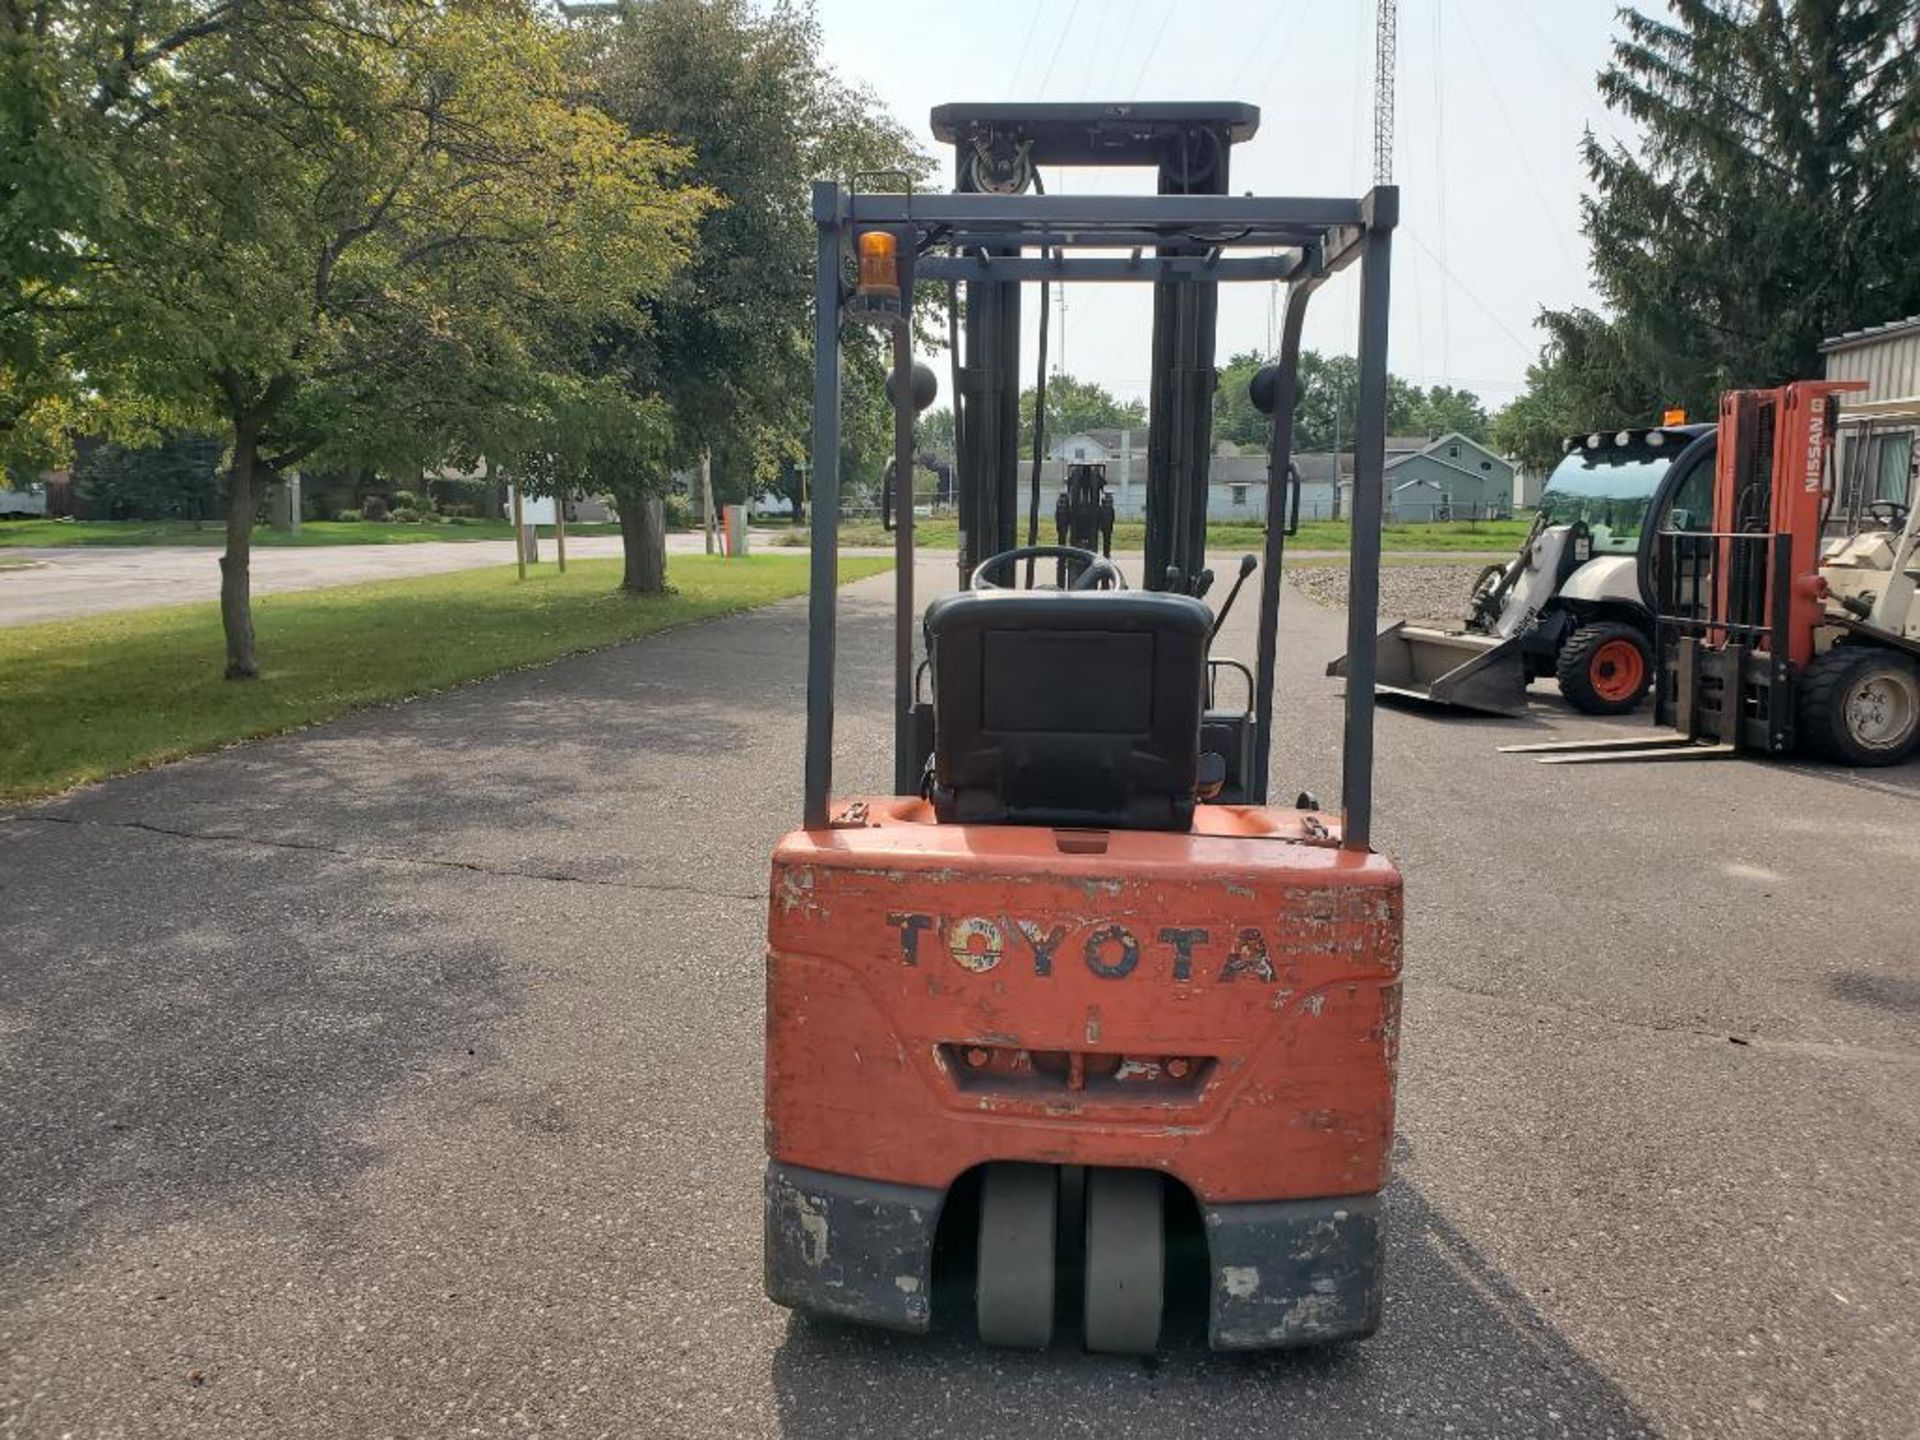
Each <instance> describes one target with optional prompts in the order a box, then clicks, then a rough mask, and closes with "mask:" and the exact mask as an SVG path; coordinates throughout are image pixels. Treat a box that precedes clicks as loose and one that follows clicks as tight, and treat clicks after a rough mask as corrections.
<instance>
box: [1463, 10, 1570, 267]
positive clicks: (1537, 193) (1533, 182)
mask: <svg viewBox="0 0 1920 1440" xmlns="http://www.w3.org/2000/svg"><path fill="white" fill-rule="evenodd" d="M1445 3H1446V0H1435V8H1436V11H1437V9H1438V7H1439V6H1440V5H1443V4H1445ZM1455 8H1456V10H1457V11H1458V14H1459V17H1460V25H1461V28H1462V29H1464V30H1465V31H1466V32H1467V44H1468V46H1469V47H1471V48H1472V50H1473V59H1474V63H1475V64H1477V65H1478V66H1479V67H1480V73H1481V74H1482V75H1484V76H1485V77H1486V81H1487V91H1488V93H1489V94H1491V95H1492V96H1493V108H1494V110H1495V112H1496V113H1498V114H1499V116H1500V121H1501V123H1502V124H1503V125H1505V126H1506V127H1507V138H1508V139H1509V140H1510V141H1512V142H1513V155H1514V158H1515V159H1516V160H1518V161H1519V162H1520V173H1521V174H1522V175H1524V176H1526V178H1527V185H1528V186H1529V188H1531V189H1532V191H1533V198H1534V199H1536V200H1538V201H1539V202H1540V210H1541V213H1542V214H1545V215H1549V216H1550V215H1552V214H1553V205H1552V203H1551V202H1550V201H1549V200H1548V199H1547V192H1546V190H1545V188H1544V187H1543V186H1542V185H1541V184H1540V178H1539V176H1537V175H1535V174H1534V173H1533V166H1532V164H1530V163H1529V162H1528V160H1527V152H1526V149H1525V147H1523V146H1522V145H1521V143H1520V128H1519V126H1517V125H1515V124H1514V123H1513V116H1512V115H1511V114H1510V113H1508V110H1507V102H1506V100H1505V98H1504V97H1503V96H1502V95H1501V94H1500V81H1499V78H1498V77H1497V76H1496V75H1495V74H1494V72H1493V67H1492V66H1491V65H1489V64H1488V63H1487V57H1486V53H1485V52H1484V51H1483V50H1481V48H1480V37H1479V36H1477V35H1476V34H1474V33H1473V22H1472V21H1471V20H1469V19H1468V18H1467V12H1466V7H1465V6H1456V7H1455ZM1548 229H1549V231H1550V232H1551V234H1552V235H1553V243H1554V244H1555V246H1557V247H1558V248H1559V251H1560V258H1561V259H1562V260H1564V261H1566V262H1567V264H1569V265H1573V263H1574V259H1573V254H1572V252H1571V251H1569V250H1568V249H1567V242H1566V241H1565V240H1564V239H1563V238H1562V237H1561V235H1560V230H1559V227H1558V226H1549V227H1548Z"/></svg>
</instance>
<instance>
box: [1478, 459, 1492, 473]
mask: <svg viewBox="0 0 1920 1440" xmlns="http://www.w3.org/2000/svg"><path fill="white" fill-rule="evenodd" d="M1480 468H1481V469H1482V470H1485V471H1487V472H1489V473H1491V472H1492V470H1493V462H1492V461H1491V460H1482V461H1481V462H1480Z"/></svg>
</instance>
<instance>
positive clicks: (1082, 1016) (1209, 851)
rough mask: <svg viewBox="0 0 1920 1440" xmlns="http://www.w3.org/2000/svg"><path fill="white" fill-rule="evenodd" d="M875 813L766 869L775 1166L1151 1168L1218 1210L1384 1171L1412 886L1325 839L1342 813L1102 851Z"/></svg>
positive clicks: (1346, 1189) (1221, 827) (1351, 1189)
mask: <svg viewBox="0 0 1920 1440" xmlns="http://www.w3.org/2000/svg"><path fill="white" fill-rule="evenodd" d="M866 804H867V807H868V808H867V812H866V823H865V824H864V825H861V826H859V827H850V828H844V829H833V830H822V831H811V832H810V831H796V832H794V833H793V834H791V835H789V836H787V837H786V839H784V840H783V841H781V843H780V845H779V847H778V849H777V850H776V851H775V853H774V862H773V881H772V886H771V889H770V894H771V896H772V902H771V905H770V907H769V908H770V918H769V926H768V953H767V1072H766V1073H767V1149H768V1153H769V1155H771V1156H772V1158H774V1159H776V1160H779V1161H782V1162H784V1163H786V1164H789V1165H801V1166H806V1167H808V1168H811V1169H816V1170H825V1171H830V1172H833V1173H836V1174H843V1175H854V1176H862V1177H865V1178H869V1179H876V1180H890V1181H894V1182H897V1183H901V1184H909V1185H921V1186H930V1187H941V1188H944V1187H945V1186H947V1185H948V1184H950V1183H951V1182H952V1181H953V1180H954V1178H955V1177H957V1176H958V1175H959V1174H960V1173H961V1172H963V1171H965V1170H967V1169H968V1168H970V1167H971V1166H974V1165H976V1164H980V1163H982V1162H985V1161H989V1160H1030V1161H1039V1162H1051V1163H1058V1164H1089V1165H1120V1166H1142V1167H1149V1168H1157V1169H1164V1170H1167V1171H1169V1172H1171V1173H1172V1174H1174V1175H1176V1176H1178V1177H1179V1178H1180V1179H1181V1180H1182V1181H1184V1182H1185V1183H1186V1184H1187V1185H1188V1186H1189V1187H1190V1188H1191V1189H1192V1190H1193V1191H1194V1192H1195V1194H1196V1195H1198V1196H1199V1197H1200V1199H1202V1200H1203V1201H1206V1202H1208V1203H1221V1202H1227V1201H1241V1200H1284V1199H1309V1198H1314V1197H1318V1196H1331V1195H1355V1194H1363V1193H1366V1192H1370V1191H1373V1190H1376V1189H1378V1188H1379V1187H1380V1186H1381V1185H1382V1184H1383V1183H1384V1182H1385V1179H1386V1172H1387V1154H1388V1148H1389V1145H1390V1143H1391V1140H1392V1135H1393V1093H1394V1072H1395V1061H1396V1053H1397V1047H1398V1043H1399V1014H1400V961H1401V920H1400V914H1401V911H1400V894H1401V891H1400V875H1399V872H1398V871H1397V870H1396V869H1395V868H1394V866H1393V864H1392V863H1391V862H1390V861H1388V860H1387V859H1385V858H1384V857H1382V856H1378V855H1372V854H1366V853H1356V852H1349V851H1344V850H1341V849H1339V848H1337V841H1338V834H1337V822H1336V821H1335V820H1333V819H1332V818H1331V817H1327V816H1315V817H1308V816H1306V815H1303V814H1300V813H1298V812H1294V811H1278V810H1266V809H1255V808H1241V807H1228V806H1203V807H1202V808H1201V810H1200V811H1199V813H1198V815H1197V817H1196V820H1195V826H1194V830H1193V831H1192V832H1191V833H1188V834H1166V833H1159V832H1139V831H1113V832H1111V833H1109V834H1107V835H1106V836H1105V837H1104V844H1103V845H1102V844H1100V843H1099V841H1098V839H1097V838H1093V839H1090V838H1089V837H1088V836H1087V834H1086V833H1085V832H1059V831H1054V830H1051V829H1045V828H1040V827H1007V826H975V825H939V824H936V823H934V819H933V815H932V812H931V810H930V809H929V808H928V807H927V806H925V805H924V804H922V803H921V802H919V801H917V800H907V799H869V800H868V801H867V802H866ZM1310 820H1317V821H1318V822H1319V823H1320V824H1322V825H1325V826H1327V827H1328V829H1330V830H1333V831H1334V834H1333V835H1332V839H1331V842H1330V841H1329V839H1328V838H1326V837H1325V833H1324V832H1322V831H1319V830H1318V829H1317V828H1316V827H1315V826H1314V825H1313V824H1311V823H1309V822H1310ZM975 1047H979V1048H984V1049H986V1050H988V1051H989V1052H991V1053H992V1054H993V1055H995V1056H1000V1055H1003V1054H1004V1053H1005V1052H1007V1051H1008V1050H1010V1049H1011V1050H1013V1051H1016V1052H1017V1051H1021V1050H1025V1051H1030V1052H1032V1053H1033V1054H1034V1055H1035V1056H1036V1057H1040V1056H1047V1057H1053V1056H1060V1055H1064V1056H1067V1057H1069V1058H1070V1059H1071V1060H1072V1061H1073V1062H1074V1063H1073V1064H1072V1066H1071V1069H1072V1073H1073V1074H1075V1075H1078V1074H1080V1073H1081V1072H1082V1069H1083V1066H1082V1064H1081V1063H1079V1062H1085V1064H1086V1066H1091V1065H1092V1064H1093V1062H1094V1061H1095V1060H1096V1059H1099V1060H1100V1062H1101V1063H1102V1064H1103V1065H1107V1066H1109V1067H1111V1066H1112V1065H1114V1064H1121V1063H1125V1062H1138V1063H1139V1064H1140V1065H1143V1066H1151V1067H1153V1072H1152V1073H1153V1074H1156V1075H1157V1074H1159V1073H1160V1068H1161V1066H1162V1065H1163V1062H1164V1061H1165V1060H1167V1059H1169V1058H1173V1057H1180V1058H1182V1059H1186V1060H1188V1061H1189V1062H1193V1063H1196V1064H1197V1065H1199V1066H1204V1067H1205V1068H1204V1071H1196V1073H1202V1074H1204V1083H1198V1084H1195V1085H1184V1086H1177V1087H1174V1086H1168V1087H1164V1088H1156V1087H1155V1086H1154V1085H1153V1084H1151V1083H1147V1082H1142V1083H1127V1084H1123V1085H1118V1086H1105V1087H1093V1086H1087V1087H1086V1088H1077V1087H1073V1086H1070V1085H1069V1084H1068V1083H1067V1081H1066V1078H1065V1075H1066V1072H1065V1071H1064V1070H1062V1071H1061V1072H1060V1073H1061V1079H1060V1081H1059V1083H1058V1084H1057V1086H1055V1087H1053V1088H1049V1086H1048V1083H1047V1081H1046V1079H1045V1077H1046V1075H1048V1074H1051V1073H1053V1072H1052V1070H1051V1069H1050V1068H1049V1066H1050V1065H1051V1063H1052V1062H1051V1061H1049V1065H1044V1066H1043V1065H1038V1064H1036V1065H1028V1064H1025V1063H1017V1064H1015V1065H1012V1066H1009V1067H1001V1066H1000V1065H999V1064H998V1063H997V1062H996V1064H995V1065H994V1066H992V1067H990V1068H989V1069H987V1070H984V1071H979V1072H975V1073H970V1074H963V1073H961V1070H962V1068H963V1067H964V1064H965V1062H964V1060H961V1059H958V1058H956V1057H962V1056H964V1055H965V1054H966V1052H967V1051H968V1050H969V1049H970V1048H975ZM1113 1057H1123V1059H1122V1060H1121V1061H1115V1060H1114V1058H1113ZM1003 1068H1004V1071H1005V1073H1004V1076H1003V1074H1002V1071H1003ZM1127 1073H1128V1075H1129V1076H1134V1075H1136V1074H1146V1072H1144V1071H1138V1072H1136V1071H1133V1070H1129V1071H1128V1072H1127ZM1149 1078H1150V1077H1149ZM1002 1080H1004V1083H1001V1082H1002Z"/></svg>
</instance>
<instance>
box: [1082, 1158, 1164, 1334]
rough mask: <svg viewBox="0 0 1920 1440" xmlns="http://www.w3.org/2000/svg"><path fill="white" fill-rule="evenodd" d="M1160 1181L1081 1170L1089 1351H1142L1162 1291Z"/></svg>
mask: <svg viewBox="0 0 1920 1440" xmlns="http://www.w3.org/2000/svg"><path fill="white" fill-rule="evenodd" d="M1165 1200H1166V1182H1165V1181H1163V1180H1162V1179H1161V1178H1160V1176H1159V1175H1157V1174H1155V1173H1154V1172H1152V1171H1148V1170H1089V1171H1088V1172H1087V1276H1086V1336H1087V1348H1088V1349H1089V1350H1097V1351H1102V1352H1104V1353H1106V1354H1109V1355H1145V1354H1149V1353H1151V1352H1152V1350H1153V1349H1154V1348H1155V1347H1156V1346H1157V1345H1159V1343H1160V1308H1161V1302H1162V1300H1163V1299H1164V1297H1165V1294H1166V1274H1167V1242H1166V1219H1165V1213H1164V1212H1165Z"/></svg>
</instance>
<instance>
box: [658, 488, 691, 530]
mask: <svg viewBox="0 0 1920 1440" xmlns="http://www.w3.org/2000/svg"><path fill="white" fill-rule="evenodd" d="M660 508H661V510H662V512H663V513H664V515H665V516H666V526H667V529H669V530H691V529H692V528H693V505H692V503H691V502H690V501H689V500H688V499H687V497H686V496H684V495H669V496H667V497H666V499H665V500H664V501H662V502H661V507H660Z"/></svg>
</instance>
